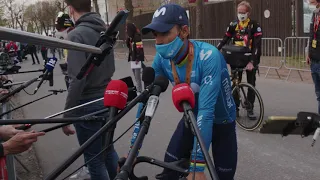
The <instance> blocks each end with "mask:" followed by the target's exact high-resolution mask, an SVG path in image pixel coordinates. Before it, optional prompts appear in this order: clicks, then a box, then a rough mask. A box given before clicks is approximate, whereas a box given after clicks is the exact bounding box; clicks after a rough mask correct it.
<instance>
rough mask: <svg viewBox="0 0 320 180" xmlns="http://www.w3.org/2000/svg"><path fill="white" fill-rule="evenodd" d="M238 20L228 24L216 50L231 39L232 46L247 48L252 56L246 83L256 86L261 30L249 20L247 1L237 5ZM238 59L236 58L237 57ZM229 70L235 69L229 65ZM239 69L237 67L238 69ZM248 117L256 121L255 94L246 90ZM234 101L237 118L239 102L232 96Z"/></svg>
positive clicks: (249, 10) (240, 76)
mask: <svg viewBox="0 0 320 180" xmlns="http://www.w3.org/2000/svg"><path fill="white" fill-rule="evenodd" d="M237 11H238V20H236V21H233V22H231V23H230V25H229V27H228V29H227V32H226V34H225V35H224V38H223V40H222V41H221V42H220V43H219V44H218V46H217V48H218V49H219V50H220V49H221V48H222V47H223V46H224V45H225V44H227V43H229V41H230V40H231V39H233V42H232V44H233V45H235V46H242V47H245V46H247V47H248V48H249V49H250V50H251V52H252V55H251V57H250V61H249V63H248V64H247V66H246V70H247V71H246V73H247V81H248V83H250V84H251V85H253V86H255V85H256V71H257V69H256V68H257V67H258V65H259V63H260V56H261V39H262V30H261V27H260V25H259V23H257V22H256V21H254V20H251V19H250V18H249V16H250V12H251V5H250V4H249V3H248V2H247V1H242V2H240V3H239V4H238V9H237ZM237 58H238V57H237ZM230 66H231V70H233V69H235V68H237V67H234V66H232V65H231V64H230ZM238 68H239V67H238ZM239 78H240V81H241V79H242V73H240V74H239ZM247 97H248V101H249V102H246V103H248V105H249V104H250V105H251V106H250V105H249V107H251V108H250V109H249V110H248V112H247V113H248V114H247V115H248V117H249V118H250V119H251V120H256V116H255V115H254V111H253V106H254V102H255V94H254V92H253V91H251V90H248V95H247ZM234 100H235V102H236V105H237V117H239V106H240V100H239V97H238V96H237V95H235V96H234Z"/></svg>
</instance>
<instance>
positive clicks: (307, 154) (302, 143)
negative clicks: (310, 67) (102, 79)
mask: <svg viewBox="0 0 320 180" xmlns="http://www.w3.org/2000/svg"><path fill="white" fill-rule="evenodd" d="M29 59H30V58H29ZM60 62H61V63H62V61H60ZM22 66H23V69H22V70H32V69H38V68H41V66H40V65H31V60H28V61H26V62H24V63H23V64H22ZM39 74H40V73H30V74H21V75H14V80H15V81H16V82H17V81H25V80H29V79H31V78H33V77H35V76H36V75H39ZM128 75H129V76H131V75H132V71H131V70H130V67H129V64H128V63H127V61H126V60H121V61H120V60H117V61H116V73H115V75H114V79H117V78H122V77H125V76H128ZM54 81H55V82H54V83H55V84H54V87H49V85H48V83H46V84H44V85H42V87H41V88H40V90H39V91H38V93H37V94H36V95H34V96H29V95H27V94H26V93H25V92H23V91H22V92H21V93H20V101H21V104H23V103H27V102H29V101H31V100H34V99H36V98H39V97H41V96H44V95H47V94H48V90H49V89H66V87H65V83H64V76H63V75H62V74H61V71H60V68H59V66H58V65H57V68H55V74H54ZM36 85H37V83H35V84H34V85H32V86H30V87H29V88H27V89H26V90H27V92H29V93H31V92H33V90H34V88H35V87H36ZM171 88H172V87H171V86H170V87H169V89H168V90H167V92H166V93H164V94H162V95H161V99H160V105H159V107H158V110H157V112H156V115H155V117H154V118H153V121H152V123H151V128H150V131H149V133H148V135H147V137H146V138H145V141H144V144H143V148H142V150H141V153H140V155H144V156H152V157H155V158H157V159H160V160H162V159H163V156H164V152H165V149H166V147H167V145H168V142H169V140H170V138H171V135H172V133H173V131H174V130H175V128H176V125H177V123H178V121H179V120H180V118H181V114H180V113H179V112H177V111H176V109H175V108H174V106H173V104H172V101H171V93H170V91H171ZM257 88H258V90H259V91H260V93H261V96H262V98H263V101H264V105H265V117H268V116H271V115H283V116H295V115H296V114H297V113H298V112H299V111H311V112H316V110H317V103H316V98H315V94H314V89H313V88H314V87H313V85H312V84H304V83H290V82H285V81H281V80H273V79H264V78H262V77H261V78H258V80H257ZM65 98H66V93H64V94H60V95H57V96H51V97H49V98H46V99H45V100H41V101H39V102H37V103H34V104H31V105H29V106H26V107H25V108H24V115H25V117H27V118H43V117H46V116H49V115H51V114H54V113H56V112H59V111H62V110H63V108H64V103H65ZM135 114H136V108H134V109H133V110H132V111H130V112H129V113H128V114H127V115H126V116H125V117H124V118H123V119H122V120H121V121H120V122H119V123H118V126H117V129H116V133H115V137H118V136H119V135H120V134H121V133H122V132H123V131H124V130H126V129H127V128H128V127H129V126H130V125H131V124H132V123H133V122H134V120H135ZM51 126H53V125H52V124H49V125H36V126H34V129H36V130H43V129H45V128H48V127H51ZM131 132H132V131H130V133H127V134H126V135H125V136H124V137H123V138H122V139H120V140H119V141H118V142H117V143H116V145H115V147H116V150H117V151H118V153H119V155H120V156H121V155H124V154H126V153H127V152H128V148H129V140H130V138H131ZM237 136H238V137H237V138H238V167H237V172H236V177H235V179H237V180H249V179H250V180H270V179H272V180H286V179H290V180H309V179H310V180H316V179H320V171H319V167H320V156H319V155H320V153H319V152H320V142H318V143H316V145H315V146H314V147H311V146H310V145H311V142H312V139H311V138H312V137H308V138H304V139H302V138H301V137H300V136H289V137H286V138H282V137H281V136H280V135H267V134H259V133H256V132H246V131H243V130H241V129H240V128H237ZM35 147H36V151H37V155H38V158H39V161H40V164H41V166H42V168H43V171H44V176H46V175H48V173H50V172H51V171H52V170H54V169H55V168H56V167H58V165H59V164H60V163H61V162H62V161H63V160H64V159H65V158H67V157H69V156H70V155H71V154H72V153H73V152H74V151H75V150H76V149H77V148H78V147H79V145H78V142H77V139H76V136H65V135H64V134H63V133H62V131H61V130H56V131H53V132H50V133H47V134H46V136H44V137H41V138H40V139H39V140H38V142H37V143H36V146H35ZM82 163H83V158H82V157H81V158H79V159H78V160H77V161H76V162H75V163H74V164H72V166H71V167H70V168H68V169H66V170H65V172H64V173H63V174H62V176H60V177H59V178H58V179H62V177H63V175H67V174H69V173H70V172H72V171H73V170H74V169H76V168H77V167H79V166H80V165H81V164H82ZM161 170H162V169H160V168H157V167H154V166H152V165H148V164H143V165H139V166H138V167H137V169H136V170H135V172H136V174H138V175H141V176H142V175H147V176H149V177H150V178H149V179H154V178H152V177H154V175H155V174H157V173H158V172H160V171H161ZM207 177H208V179H210V178H209V176H207Z"/></svg>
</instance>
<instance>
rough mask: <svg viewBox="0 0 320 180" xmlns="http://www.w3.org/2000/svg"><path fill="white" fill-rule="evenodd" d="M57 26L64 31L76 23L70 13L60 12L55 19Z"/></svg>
mask: <svg viewBox="0 0 320 180" xmlns="http://www.w3.org/2000/svg"><path fill="white" fill-rule="evenodd" d="M55 26H56V29H57V30H58V31H63V30H65V29H67V28H70V27H74V23H73V22H72V19H71V18H70V16H69V15H68V14H66V13H63V12H59V13H58V16H57V18H56V21H55Z"/></svg>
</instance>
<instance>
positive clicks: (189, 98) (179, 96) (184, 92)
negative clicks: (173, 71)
mask: <svg viewBox="0 0 320 180" xmlns="http://www.w3.org/2000/svg"><path fill="white" fill-rule="evenodd" d="M172 101H173V104H174V106H175V107H176V108H177V109H178V111H179V112H183V108H182V106H181V102H183V101H186V102H188V103H189V104H190V106H191V108H192V109H193V108H194V106H195V104H196V100H195V97H194V93H193V91H192V89H191V87H190V86H189V85H188V84H187V83H182V84H178V85H176V86H174V87H173V89H172Z"/></svg>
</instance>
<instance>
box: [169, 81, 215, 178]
mask: <svg viewBox="0 0 320 180" xmlns="http://www.w3.org/2000/svg"><path fill="white" fill-rule="evenodd" d="M172 101H173V104H174V106H175V107H176V108H177V109H178V111H179V112H184V115H185V116H186V118H185V120H186V121H187V123H188V124H190V125H191V131H192V133H193V134H194V135H195V136H196V138H197V141H198V142H199V145H200V147H201V150H202V153H203V155H204V159H205V161H206V164H207V165H208V170H209V172H210V176H211V178H212V179H217V180H219V178H218V174H217V172H216V171H215V168H214V165H213V162H212V160H211V158H210V155H209V153H208V151H207V150H206V148H205V147H206V146H205V143H204V140H203V139H202V137H201V132H200V130H199V128H198V125H197V120H196V117H195V115H194V113H193V111H192V109H193V108H194V107H195V97H194V93H193V91H192V89H191V87H190V86H189V85H188V84H187V83H181V84H178V85H176V86H174V87H173V89H172Z"/></svg>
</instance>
